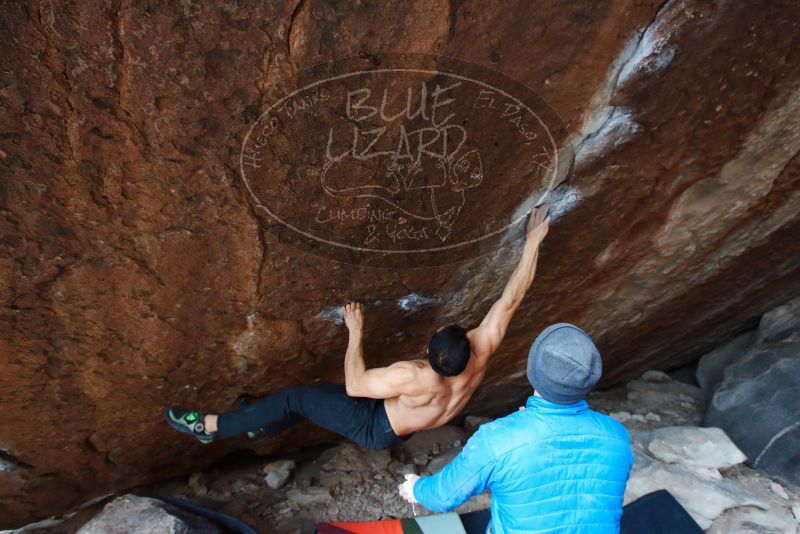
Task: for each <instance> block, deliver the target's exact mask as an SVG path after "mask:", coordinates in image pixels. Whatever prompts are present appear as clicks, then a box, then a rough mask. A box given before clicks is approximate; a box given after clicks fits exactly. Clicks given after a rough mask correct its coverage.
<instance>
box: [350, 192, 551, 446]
mask: <svg viewBox="0 0 800 534" xmlns="http://www.w3.org/2000/svg"><path fill="white" fill-rule="evenodd" d="M549 222H550V219H549V218H548V217H547V206H543V207H540V208H535V209H533V210H531V216H530V219H529V221H528V231H527V236H526V240H525V246H524V247H523V250H522V254H521V255H520V260H519V263H518V264H517V267H516V268H515V269H514V272H512V273H511V277H510V278H509V280H508V283H507V284H506V287H505V288H504V290H503V294H502V295H501V296H500V298H499V299H498V300H497V301H496V302H495V303H494V304H493V305H492V307H491V309H490V310H489V312H488V313H487V314H486V317H484V319H483V321H481V324H480V325H478V326H477V327H475V328H474V329H472V330H470V331H469V332H467V333H466V337H467V340H468V341H469V347H470V356H469V360H468V362H467V366H466V368H465V369H464V370H463V371H461V372H460V373H458V374H457V375H454V376H447V375H446V374H441V373H439V372H437V371H436V370H434V368H433V367H431V364H430V363H429V360H411V361H402V362H397V363H395V364H393V365H390V366H388V367H378V368H374V369H367V368H366V364H365V363H364V347H363V328H364V309H363V306H362V305H361V304H359V303H357V302H351V303H349V304H347V305H345V306H344V307H343V308H342V314H343V317H344V322H345V324H346V325H347V328H348V330H349V331H350V337H349V341H348V345H347V352H346V354H345V385H346V387H347V394H348V395H350V396H352V397H368V398H372V399H383V400H384V406H385V407H386V415H387V417H388V418H389V423H390V424H391V425H392V429H393V430H394V432H395V434H397V435H398V436H407V435H408V434H412V433H414V432H418V431H420V430H426V429H429V428H436V427H439V426H442V425H444V424H446V423H448V422H449V421H451V420H452V419H453V418H454V417H455V416H456V415H458V413H459V412H460V411H461V410H462V409H463V408H464V406H465V405H466V404H467V402H469V400H470V398H472V394H473V393H474V392H475V390H476V389H478V386H479V385H480V384H481V381H482V380H483V377H484V375H485V374H486V367H487V365H488V362H489V358H490V357H491V356H492V354H494V352H495V351H496V350H497V348H498V346H499V345H500V342H501V341H502V340H503V337H504V336H505V333H506V329H507V328H508V324H509V322H511V317H512V316H513V315H514V313H515V312H516V310H517V308H519V305H520V303H521V302H522V298H523V297H524V296H525V292H526V291H527V290H528V287H529V286H530V285H531V282H532V281H533V277H534V273H535V272H536V261H537V258H538V256H539V245H540V244H541V242H542V240H543V239H544V237H545V236H546V235H547V230H548V226H549Z"/></svg>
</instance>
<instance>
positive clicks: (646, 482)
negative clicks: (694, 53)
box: [47, 371, 800, 534]
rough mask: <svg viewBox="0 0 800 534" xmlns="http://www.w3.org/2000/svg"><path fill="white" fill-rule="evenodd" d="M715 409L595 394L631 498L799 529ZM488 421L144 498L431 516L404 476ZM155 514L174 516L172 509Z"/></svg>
mask: <svg viewBox="0 0 800 534" xmlns="http://www.w3.org/2000/svg"><path fill="white" fill-rule="evenodd" d="M692 375H693V374H690V373H686V372H679V373H676V374H675V375H673V376H674V377H675V378H684V377H687V376H692ZM684 379H685V378H684ZM707 404H708V399H707V397H706V394H705V393H704V392H703V390H701V389H700V388H699V387H697V386H696V385H693V384H688V383H685V382H682V381H681V380H676V379H674V378H673V377H671V376H670V375H667V374H665V373H662V372H660V371H648V372H647V373H645V374H644V375H643V376H642V377H641V378H640V379H638V380H634V381H632V382H630V383H628V384H627V385H626V386H625V387H620V388H615V389H611V390H607V391H602V392H596V393H593V394H592V395H591V398H590V405H591V406H592V408H593V409H595V410H598V411H601V412H604V413H607V414H609V415H611V416H612V417H614V418H615V419H617V420H619V421H620V422H622V423H623V424H624V425H625V426H626V427H627V428H628V430H629V431H630V433H631V439H632V442H633V444H634V449H635V452H636V465H635V467H634V469H633V472H632V474H631V479H630V482H629V485H628V492H627V493H626V502H627V501H630V500H632V499H634V498H636V497H638V496H640V495H641V494H644V493H648V492H650V491H654V490H655V489H659V488H661V487H663V488H666V489H668V490H669V491H670V492H671V493H673V495H675V496H676V498H677V499H678V500H679V501H681V502H682V504H683V505H684V507H686V508H687V509H688V510H689V512H690V513H691V514H692V515H693V517H695V519H696V520H697V521H698V523H700V524H701V526H703V527H704V528H705V529H706V530H707V532H709V533H714V534H723V533H724V534H728V533H740V532H743V533H746V532H753V533H775V534H778V533H780V534H784V533H785V534H797V532H798V523H799V522H800V491H799V490H798V488H794V487H791V486H789V485H784V484H781V483H780V482H778V481H776V480H773V479H771V478H769V477H768V476H766V475H764V474H762V473H760V472H759V471H756V470H754V469H751V468H750V467H747V466H746V465H744V464H743V463H741V462H742V461H743V460H744V459H745V457H744V455H743V454H742V453H741V452H740V451H739V450H738V449H737V448H736V446H735V445H733V443H732V442H730V440H728V438H727V437H726V436H725V434H724V433H723V432H721V431H718V432H716V433H714V432H711V433H710V434H709V432H708V430H709V429H704V428H700V427H699V426H698V425H700V423H701V422H702V420H703V415H704V413H705V410H706V406H707ZM488 420H489V419H488V418H484V417H480V416H474V415H473V416H468V417H467V418H466V419H465V421H464V424H463V425H462V426H455V425H449V426H446V427H443V428H440V429H437V430H432V431H428V432H421V433H419V434H417V435H415V436H413V437H412V438H411V439H410V440H409V441H408V442H406V443H404V444H403V445H402V446H399V447H396V448H395V449H393V450H391V451H367V450H363V449H360V448H359V447H356V446H354V445H352V444H349V443H343V444H339V445H336V446H332V447H328V448H316V449H310V450H306V451H302V452H300V453H297V454H295V455H291V456H285V457H282V458H277V459H275V458H273V459H270V461H265V459H263V458H258V457H256V456H253V457H251V458H249V459H241V458H240V459H239V460H236V461H233V460H232V461H229V462H226V463H223V464H220V465H218V466H217V467H215V468H212V469H210V470H207V471H205V472H197V473H194V474H193V475H192V476H190V477H189V478H188V479H182V480H176V481H174V482H172V483H170V484H167V485H162V486H159V487H157V488H149V489H147V490H145V491H143V492H140V493H143V494H156V493H159V492H166V493H170V494H172V495H175V496H178V497H184V498H186V499H189V500H192V501H195V502H199V503H202V504H204V505H206V506H208V507H210V508H214V509H217V510H220V511H222V512H225V513H228V514H230V515H232V516H235V517H239V518H241V519H243V520H244V521H246V522H247V523H249V524H250V525H253V526H254V527H255V528H256V529H257V530H258V531H259V532H265V533H274V532H279V533H291V534H295V533H296V534H310V533H313V532H314V526H315V524H316V523H318V522H321V521H352V520H370V519H381V518H390V517H408V516H411V515H413V513H414V512H416V513H417V514H421V515H424V514H428V513H429V512H427V511H426V510H424V509H422V508H420V507H416V510H412V508H411V506H410V505H409V504H407V503H405V502H404V501H402V500H401V499H400V498H399V496H398V494H397V485H398V484H399V483H400V482H401V481H402V479H403V475H404V474H405V473H418V474H421V475H424V474H429V473H432V472H436V471H438V470H439V469H441V467H442V466H444V465H445V464H446V463H447V462H448V461H449V460H450V459H452V458H453V457H454V456H455V455H456V454H457V453H458V451H459V450H460V449H461V447H462V446H463V444H464V443H465V442H466V440H467V439H468V438H469V436H470V434H471V433H472V432H474V431H475V429H476V428H477V427H478V426H479V425H480V424H482V423H483V422H486V421H488ZM698 433H699V434H698ZM265 439H268V438H265ZM489 500H490V495H489V494H488V493H487V494H484V495H480V496H477V497H475V498H473V499H471V500H470V501H469V502H467V503H466V504H464V505H463V506H462V507H461V508H459V509H458V511H459V512H463V511H470V510H476V509H482V508H487V507H488V505H489ZM137 506H141V504H137ZM84 515H90V514H84ZM151 515H152V516H153V517H158V520H159V521H166V519H165V518H164V514H160V513H153V514H151ZM97 517H102V514H101V515H100V516H97ZM86 519H87V517H84V518H83V519H82V520H80V521H77V522H76V521H71V522H70V521H67V522H65V523H62V524H61V525H59V526H56V527H50V528H48V529H47V530H48V531H50V532H75V530H76V529H79V528H80V526H79V525H78V524H76V523H82V522H85V521H86ZM98 524H99V525H101V526H102V524H103V523H95V525H94V526H92V528H95V530H84V531H83V532H84V534H86V533H90V532H101V531H102V529H101V530H96V529H97V528H98V527H97V525H98ZM159 524H160V523H159ZM89 526H91V524H87V525H85V526H84V527H83V528H84V529H86V528H87V527H89ZM193 531H197V530H196V529H195V530H193Z"/></svg>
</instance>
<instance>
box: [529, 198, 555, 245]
mask: <svg viewBox="0 0 800 534" xmlns="http://www.w3.org/2000/svg"><path fill="white" fill-rule="evenodd" d="M549 209H550V207H549V206H548V205H547V204H542V205H541V206H539V207H538V208H533V209H532V210H531V216H530V219H528V237H527V238H528V239H529V240H533V241H535V242H536V243H541V242H542V241H544V238H545V236H546V235H547V230H549V229H550V217H548V216H547V211H548V210H549Z"/></svg>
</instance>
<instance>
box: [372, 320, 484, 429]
mask: <svg viewBox="0 0 800 534" xmlns="http://www.w3.org/2000/svg"><path fill="white" fill-rule="evenodd" d="M470 334H472V332H469V333H468V334H467V337H472V336H471V335H470ZM471 341H472V340H471ZM473 345H474V343H473ZM489 356H490V355H489V354H486V355H484V354H480V355H476V354H475V353H474V351H473V352H472V353H471V354H470V359H469V363H468V364H467V368H466V369H464V371H462V372H461V373H460V374H458V375H456V376H450V377H446V376H442V375H440V374H439V373H437V372H436V371H434V370H433V369H432V368H431V366H430V364H429V363H428V362H427V360H411V361H404V362H398V363H395V364H393V365H391V366H389V369H391V368H393V367H395V366H397V367H401V368H404V369H405V370H410V371H411V373H409V381H408V384H407V386H406V388H404V391H405V392H404V393H403V394H401V395H399V396H397V397H392V398H388V399H386V400H385V401H384V403H385V406H386V415H387V416H388V417H389V422H390V423H391V425H392V429H393V430H394V431H395V433H396V434H397V435H398V436H406V435H408V434H412V433H414V432H418V431H420V430H427V429H429V428H437V427H440V426H442V425H445V424H447V423H449V422H450V421H451V420H452V419H453V418H454V417H455V416H456V415H458V413H459V412H461V410H462V409H463V408H464V406H466V404H467V403H468V402H469V400H470V398H472V394H473V393H474V392H475V390H476V389H478V386H479V385H480V384H481V382H482V381H483V377H484V375H485V374H486V361H487V360H488V357H489ZM405 372H407V371H405Z"/></svg>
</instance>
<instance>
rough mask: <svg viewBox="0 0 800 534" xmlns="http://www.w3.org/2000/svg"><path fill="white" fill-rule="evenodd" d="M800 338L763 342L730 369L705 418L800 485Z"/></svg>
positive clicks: (770, 469) (763, 465) (754, 461)
mask: <svg viewBox="0 0 800 534" xmlns="http://www.w3.org/2000/svg"><path fill="white" fill-rule="evenodd" d="M798 391H800V342H796V341H795V342H792V341H784V342H777V343H769V344H765V345H761V346H759V347H758V348H756V349H754V350H753V351H752V352H751V353H750V354H748V355H747V356H745V357H744V358H742V359H741V360H739V361H738V362H736V363H734V364H732V365H731V366H730V367H728V368H727V369H726V370H725V378H724V380H723V382H722V384H721V385H720V386H719V389H717V392H716V393H715V394H714V398H713V399H712V401H711V404H710V406H709V408H708V412H707V413H706V419H705V422H706V424H708V425H712V426H718V427H721V428H723V429H724V430H725V432H727V433H728V435H730V437H731V438H732V439H733V440H734V441H735V442H736V444H737V445H738V446H739V448H741V449H742V451H743V452H744V453H745V454H746V455H747V458H748V463H749V464H750V465H752V466H753V467H755V468H757V469H760V470H762V471H765V472H766V473H769V474H770V475H772V476H774V477H775V478H778V479H780V480H783V481H785V482H788V483H790V484H795V485H800V464H798V462H797V458H799V457H800V395H798Z"/></svg>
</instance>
